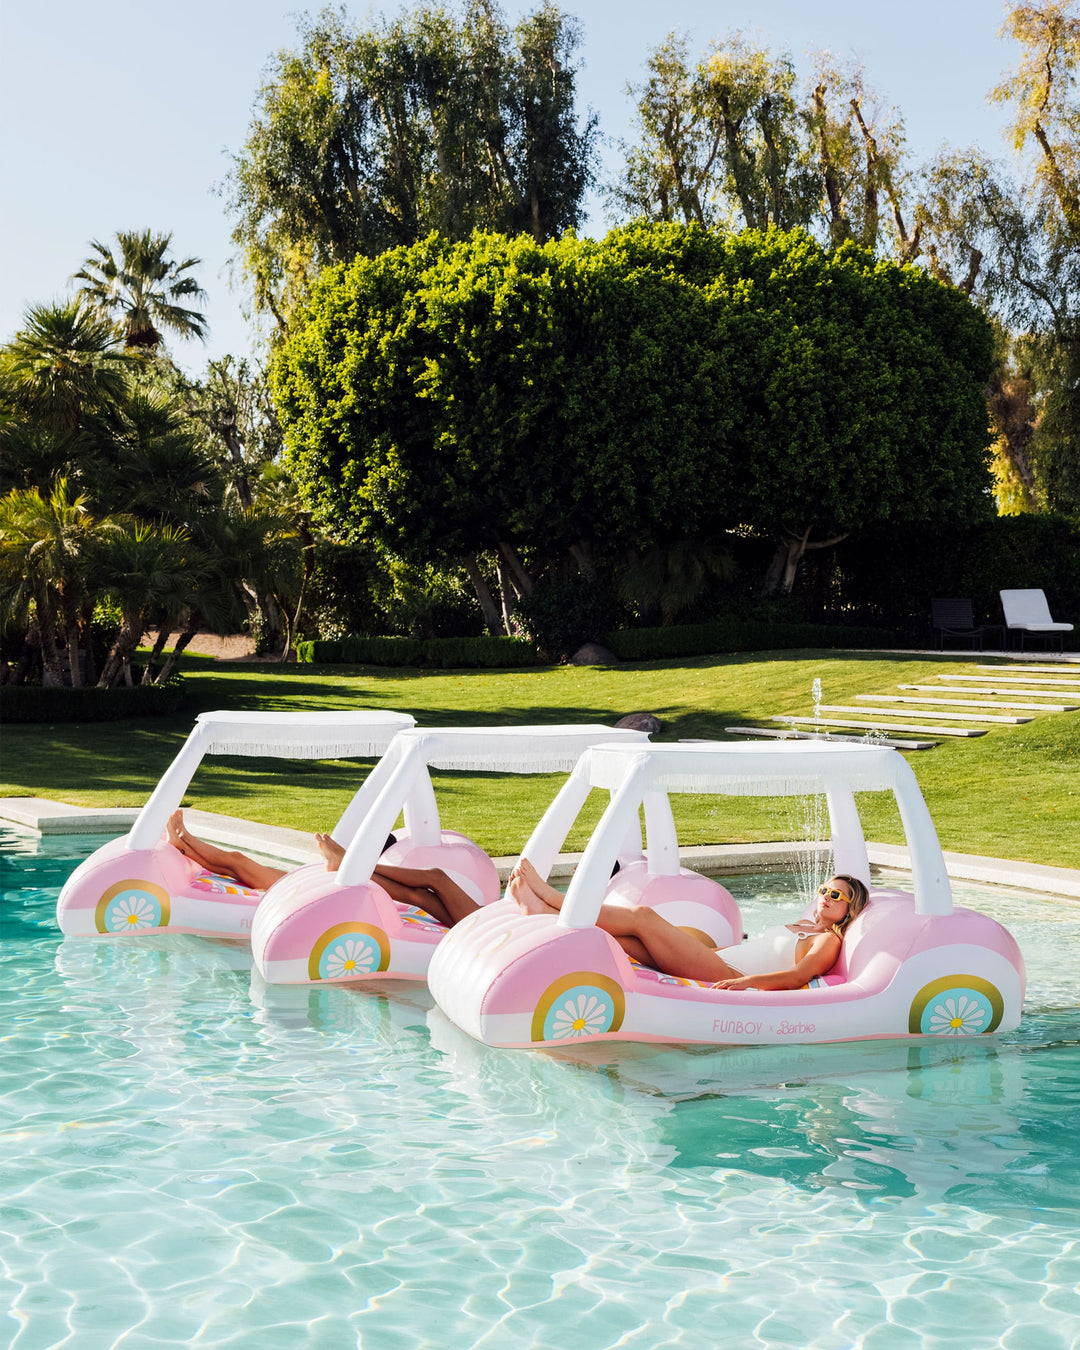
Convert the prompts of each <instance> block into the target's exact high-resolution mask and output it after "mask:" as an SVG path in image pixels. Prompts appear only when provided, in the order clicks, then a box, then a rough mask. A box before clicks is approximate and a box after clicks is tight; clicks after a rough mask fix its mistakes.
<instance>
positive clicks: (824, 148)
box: [811, 84, 851, 248]
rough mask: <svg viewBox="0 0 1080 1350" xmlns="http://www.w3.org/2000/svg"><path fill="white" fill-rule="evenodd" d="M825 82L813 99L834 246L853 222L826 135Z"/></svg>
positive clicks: (830, 230) (842, 239) (846, 235)
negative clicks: (846, 209)
mask: <svg viewBox="0 0 1080 1350" xmlns="http://www.w3.org/2000/svg"><path fill="white" fill-rule="evenodd" d="M826 87H827V86H825V85H824V84H819V85H818V86H817V88H816V89H815V90H814V92H813V95H812V96H811V97H812V101H813V104H814V114H815V117H816V119H817V128H818V154H819V156H820V159H821V176H822V179H823V181H824V184H825V196H826V197H827V198H828V201H829V242H830V243H831V244H832V245H833V247H834V248H835V247H837V246H838V245H840V244H842V243H843V242H844V240H845V239H847V238H848V236H849V235H850V234H851V222H850V221H849V220H848V218H847V214H846V213H845V211H844V199H843V194H842V192H841V190H840V175H839V174H838V173H837V171H836V165H835V164H834V162H833V157H832V151H831V150H830V149H829V140H828V137H827V136H826V135H825V123H826V118H827V114H826V109H825V90H826Z"/></svg>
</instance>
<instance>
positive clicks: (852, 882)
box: [830, 872, 870, 942]
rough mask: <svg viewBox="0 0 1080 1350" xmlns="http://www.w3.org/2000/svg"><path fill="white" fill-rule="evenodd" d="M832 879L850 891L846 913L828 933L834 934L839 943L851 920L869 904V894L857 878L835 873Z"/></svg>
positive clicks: (831, 926)
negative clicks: (844, 885) (840, 882)
mask: <svg viewBox="0 0 1080 1350" xmlns="http://www.w3.org/2000/svg"><path fill="white" fill-rule="evenodd" d="M832 879H833V881H842V882H844V883H845V884H846V885H847V886H849V887H850V889H851V899H850V900H849V901H848V907H847V913H846V914H845V915H844V917H843V918H842V919H841V920H840V922H839V923H834V924H832V925H830V931H831V932H833V933H835V934H836V936H837V937H838V938H839V939H840V941H841V942H843V940H844V933H845V931H846V929H847V927H848V925H849V924H850V923H851V921H852V919H855V918H858V916H859V915H860V914H861V913H862V912H863V910H864V909H865V908H866V906H867V905H868V904H869V903H870V892H869V891H868V890H867V889H866V886H865V884H864V883H863V882H861V881H860V880H859V878H858V877H849V876H847V875H846V873H844V872H837V873H836V874H835V875H834V876H833V878H832Z"/></svg>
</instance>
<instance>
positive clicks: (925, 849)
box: [893, 750, 953, 914]
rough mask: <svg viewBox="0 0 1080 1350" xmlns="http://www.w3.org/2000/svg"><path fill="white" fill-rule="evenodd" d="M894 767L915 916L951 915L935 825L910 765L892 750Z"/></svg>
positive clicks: (948, 893) (950, 899) (950, 889)
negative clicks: (894, 760) (894, 761)
mask: <svg viewBox="0 0 1080 1350" xmlns="http://www.w3.org/2000/svg"><path fill="white" fill-rule="evenodd" d="M893 753H894V754H895V755H896V757H897V760H898V761H899V762H898V763H897V765H896V774H897V777H896V782H895V786H894V791H895V793H896V804H897V806H898V807H899V809H900V823H901V824H902V825H903V827H904V834H905V836H906V838H907V845H908V855H909V856H910V859H911V879H912V882H913V883H914V890H915V913H916V914H951V913H952V912H953V902H952V888H951V887H950V885H949V874H948V872H947V871H946V868H945V856H944V854H943V853H942V851H941V844H940V843H939V842H938V837H937V831H936V830H935V829H934V822H933V821H932V820H931V819H930V812H929V810H928V809H927V806H926V802H925V801H924V800H923V795H922V793H921V792H920V790H919V784H918V781H917V779H916V778H915V774H914V772H913V770H912V768H911V765H910V764H909V763H908V762H907V760H905V759H902V758H901V757H900V752H899V751H898V750H894V751H893Z"/></svg>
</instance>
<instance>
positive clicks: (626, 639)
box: [600, 619, 896, 661]
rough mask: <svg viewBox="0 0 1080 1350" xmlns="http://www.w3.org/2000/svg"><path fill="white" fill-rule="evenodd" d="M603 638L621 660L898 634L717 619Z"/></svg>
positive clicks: (873, 641) (864, 642) (877, 643)
mask: <svg viewBox="0 0 1080 1350" xmlns="http://www.w3.org/2000/svg"><path fill="white" fill-rule="evenodd" d="M600 641H601V642H602V643H603V645H604V646H605V647H607V648H608V649H609V650H610V651H612V652H614V653H615V655H616V656H617V657H618V658H619V659H620V660H621V661H662V660H665V659H668V658H671V657H680V656H712V655H714V654H715V655H718V656H719V655H722V654H724V653H725V652H747V651H751V652H752V651H761V652H768V651H781V650H787V649H790V648H794V647H824V648H831V649H836V648H843V647H857V648H860V649H863V648H869V647H892V646H895V645H896V634H895V633H893V632H892V631H891V630H890V629H888V628H843V627H840V626H838V625H836V624H822V623H768V622H766V621H763V620H756V619H718V620H716V621H714V622H713V623H687V624H673V625H671V627H669V628H620V629H618V630H617V631H615V632H611V633H604V634H603V636H602V637H601V638H600Z"/></svg>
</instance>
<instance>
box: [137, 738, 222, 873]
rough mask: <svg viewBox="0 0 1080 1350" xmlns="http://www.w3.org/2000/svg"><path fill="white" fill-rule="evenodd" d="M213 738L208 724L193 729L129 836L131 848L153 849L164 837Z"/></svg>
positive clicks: (159, 781) (148, 799) (138, 816)
mask: <svg viewBox="0 0 1080 1350" xmlns="http://www.w3.org/2000/svg"><path fill="white" fill-rule="evenodd" d="M213 735H214V733H213V729H212V728H211V727H210V726H209V725H207V724H206V723H198V722H197V723H196V724H195V726H194V727H193V728H192V730H191V732H190V734H189V735H188V738H187V740H186V741H185V742H184V744H183V746H182V747H181V750H180V753H179V754H178V755H177V756H176V758H175V759H174V760H173V762H172V763H171V764H170V765H169V767H168V768H167V769H166V770H165V772H164V773H163V774H162V775H161V778H160V779H159V780H158V785H157V787H155V788H154V790H153V792H151V794H150V796H149V797H148V798H147V801H146V805H145V806H144V807H143V809H142V810H141V811H140V812H139V814H138V815H137V816H136V817H135V823H134V825H132V827H131V829H130V831H129V832H128V837H127V847H128V848H129V849H137V848H153V847H154V845H155V844H156V843H157V842H158V840H159V839H160V838H161V834H162V831H163V830H164V829H165V824H166V822H167V821H168V819H169V816H170V815H172V813H173V811H175V810H176V808H177V806H178V805H179V803H180V802H181V801H182V800H183V796H184V793H185V792H186V791H187V788H188V784H189V783H190V782H191V779H192V777H193V776H194V773H195V770H196V769H197V768H198V767H199V765H200V764H201V763H202V759H203V755H205V753H206V749H207V747H208V745H209V744H210V742H211V740H212V739H213Z"/></svg>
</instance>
